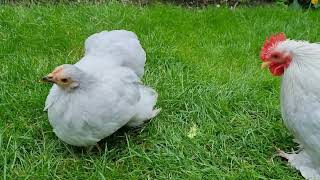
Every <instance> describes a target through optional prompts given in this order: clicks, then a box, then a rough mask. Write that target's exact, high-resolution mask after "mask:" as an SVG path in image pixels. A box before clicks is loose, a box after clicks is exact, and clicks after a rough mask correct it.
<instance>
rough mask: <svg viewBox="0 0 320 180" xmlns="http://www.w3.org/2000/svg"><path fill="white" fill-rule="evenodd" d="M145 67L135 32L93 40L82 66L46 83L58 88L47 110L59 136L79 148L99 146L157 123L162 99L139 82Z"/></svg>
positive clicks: (61, 70) (68, 68) (66, 68)
mask: <svg viewBox="0 0 320 180" xmlns="http://www.w3.org/2000/svg"><path fill="white" fill-rule="evenodd" d="M145 61H146V54H145V52H144V50H143V49H142V47H141V45H140V42H139V40H138V38H137V36H136V35H135V34H134V33H133V32H129V31H125V30H115V31H110V32H108V31H103V32H100V33H97V34H94V35H92V36H90V37H89V38H88V39H87V40H86V42H85V56H84V57H83V58H82V59H81V60H80V61H79V62H77V63H76V64H74V65H70V64H65V65H61V66H58V67H57V68H55V70H54V71H53V72H51V73H50V74H48V75H47V76H45V77H44V78H43V80H44V81H47V82H52V83H54V85H53V87H52V88H51V90H50V93H49V95H48V97H47V100H46V103H45V110H47V111H48V116H49V122H50V124H51V125H52V127H53V131H54V132H55V134H56V135H57V136H58V137H59V138H60V139H61V140H62V141H64V142H66V143H68V144H71V145H74V146H94V145H97V142H98V141H100V140H101V139H103V138H105V137H107V136H109V135H111V134H112V133H114V132H115V131H117V130H118V129H119V128H121V127H122V126H125V125H128V126H131V127H136V126H141V125H142V124H144V123H145V122H146V121H147V120H150V119H151V118H153V117H155V116H156V115H157V114H158V113H159V112H160V109H154V106H155V104H156V101H157V93H156V92H155V91H154V90H153V89H151V88H149V87H146V86H144V85H142V84H141V82H140V78H141V77H142V76H143V73H144V64H145ZM97 147H99V146H97Z"/></svg>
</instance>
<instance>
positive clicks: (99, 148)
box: [87, 143, 101, 153]
mask: <svg viewBox="0 0 320 180" xmlns="http://www.w3.org/2000/svg"><path fill="white" fill-rule="evenodd" d="M93 148H97V149H98V151H99V153H100V152H101V147H100V146H99V144H98V143H97V144H96V145H95V146H90V147H89V148H88V149H87V152H91V151H92V150H93Z"/></svg>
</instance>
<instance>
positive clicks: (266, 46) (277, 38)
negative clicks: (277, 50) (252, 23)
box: [260, 32, 287, 61]
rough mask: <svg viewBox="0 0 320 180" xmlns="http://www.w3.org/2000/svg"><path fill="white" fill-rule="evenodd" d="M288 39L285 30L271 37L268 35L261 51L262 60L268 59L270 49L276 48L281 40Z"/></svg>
mask: <svg viewBox="0 0 320 180" xmlns="http://www.w3.org/2000/svg"><path fill="white" fill-rule="evenodd" d="M286 39H287V38H286V35H285V34H284V33H283V32H281V33H279V34H276V35H271V37H270V39H268V37H267V38H266V41H265V42H264V45H263V47H262V49H261V52H260V58H261V59H262V61H266V60H267V55H268V54H269V52H270V49H272V48H274V47H275V46H276V45H277V44H278V43H279V42H281V41H285V40H286Z"/></svg>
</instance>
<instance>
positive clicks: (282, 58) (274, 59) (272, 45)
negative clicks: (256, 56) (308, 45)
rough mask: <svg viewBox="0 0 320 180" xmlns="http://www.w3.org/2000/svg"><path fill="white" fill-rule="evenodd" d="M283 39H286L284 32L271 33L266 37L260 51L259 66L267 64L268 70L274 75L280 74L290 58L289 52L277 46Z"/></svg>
mask: <svg viewBox="0 0 320 180" xmlns="http://www.w3.org/2000/svg"><path fill="white" fill-rule="evenodd" d="M284 41H286V36H285V34H284V33H279V34H276V35H271V37H270V38H267V39H266V41H265V43H264V45H263V47H262V49H261V52H260V58H261V60H262V61H263V63H262V65H261V68H265V67H268V66H269V70H270V72H271V74H272V75H274V76H281V75H282V74H283V73H284V70H285V69H286V68H287V67H288V66H289V64H290V62H291V60H292V55H291V53H290V52H287V51H286V50H283V49H282V48H279V47H278V45H279V44H280V43H282V42H284Z"/></svg>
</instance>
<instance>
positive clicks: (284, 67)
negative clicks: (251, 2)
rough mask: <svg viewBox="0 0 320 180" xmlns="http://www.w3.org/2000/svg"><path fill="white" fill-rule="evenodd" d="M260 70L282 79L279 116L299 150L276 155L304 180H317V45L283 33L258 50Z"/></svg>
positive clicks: (319, 79)
mask: <svg viewBox="0 0 320 180" xmlns="http://www.w3.org/2000/svg"><path fill="white" fill-rule="evenodd" d="M260 56H261V59H262V61H263V63H262V66H261V67H262V68H265V67H269V70H270V72H271V74H272V75H274V76H282V82H281V112H282V117H283V120H284V123H285V125H286V127H287V128H288V129H289V131H290V132H291V133H292V134H293V135H294V137H295V138H296V140H297V142H298V143H299V145H300V150H299V151H297V152H292V153H285V152H283V151H281V150H278V155H280V156H282V157H284V158H286V159H287V160H288V162H289V163H290V164H291V165H292V166H293V167H295V168H296V169H298V170H299V171H300V172H301V174H302V176H303V177H304V178H306V179H320V44H316V43H309V42H307V41H296V40H290V39H286V36H285V34H284V33H280V34H277V35H272V36H271V37H270V38H269V39H268V38H267V39H266V41H265V43H264V46H263V47H262V49H261V54H260Z"/></svg>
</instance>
